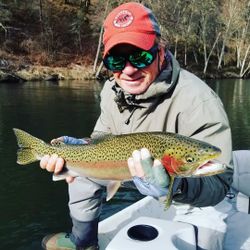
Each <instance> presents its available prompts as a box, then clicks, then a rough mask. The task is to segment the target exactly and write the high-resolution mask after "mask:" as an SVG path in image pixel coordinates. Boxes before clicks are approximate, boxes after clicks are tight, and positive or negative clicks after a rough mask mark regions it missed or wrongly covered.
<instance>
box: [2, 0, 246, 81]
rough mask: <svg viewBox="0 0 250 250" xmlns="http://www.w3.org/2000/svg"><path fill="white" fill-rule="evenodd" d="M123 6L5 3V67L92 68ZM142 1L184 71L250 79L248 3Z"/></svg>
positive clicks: (78, 0)
mask: <svg viewBox="0 0 250 250" xmlns="http://www.w3.org/2000/svg"><path fill="white" fill-rule="evenodd" d="M122 2H127V1H114V0H103V1H101V0H0V59H1V63H2V64H4V62H5V60H7V61H8V60H12V61H15V62H16V64H18V65H19V66H20V65H26V64H36V65H47V66H67V65H69V64H70V63H76V64H79V65H88V66H91V67H92V66H93V64H94V61H95V57H96V51H97V48H98V42H99V35H100V31H101V27H102V22H103V19H104V17H105V16H106V15H107V13H108V12H109V11H110V10H111V9H112V8H113V7H115V6H117V5H118V4H120V3H122ZM138 2H141V3H143V4H145V5H146V6H148V7H150V8H152V9H153V11H154V13H155V14H156V16H157V19H158V21H159V23H160V27H161V31H162V35H163V37H164V38H165V39H166V40H167V41H168V42H169V48H170V49H171V51H172V52H173V53H174V54H175V56H176V57H177V59H178V60H179V61H180V62H181V64H182V66H183V67H186V68H189V69H190V70H193V71H199V72H202V73H203V74H208V73H210V74H211V73H213V72H215V71H216V72H221V73H224V74H225V72H229V71H230V72H231V75H232V76H238V77H247V76H248V75H249V69H250V32H249V31H250V27H249V21H250V1H249V0H202V1H201V0H186V1H183V0H154V1H153V0H145V1H138ZM99 61H100V56H99ZM229 76H230V75H229Z"/></svg>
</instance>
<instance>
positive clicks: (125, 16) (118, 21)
mask: <svg viewBox="0 0 250 250" xmlns="http://www.w3.org/2000/svg"><path fill="white" fill-rule="evenodd" d="M133 19H134V17H133V15H132V13H131V12H130V11H128V10H122V11H120V12H119V13H118V14H117V15H116V17H115V19H114V26H115V27H117V28H125V27H127V26H129V25H130V24H131V23H132V22H133Z"/></svg>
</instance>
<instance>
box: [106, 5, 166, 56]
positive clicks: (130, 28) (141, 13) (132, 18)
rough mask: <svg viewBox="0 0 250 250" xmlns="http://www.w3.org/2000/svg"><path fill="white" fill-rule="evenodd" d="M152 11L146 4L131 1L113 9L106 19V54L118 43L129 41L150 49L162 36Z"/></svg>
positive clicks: (139, 46)
mask: <svg viewBox="0 0 250 250" xmlns="http://www.w3.org/2000/svg"><path fill="white" fill-rule="evenodd" d="M160 35H161V33H160V28H159V25H158V23H157V20H156V18H155V16H154V15H153V13H152V11H151V10H150V9H148V8H146V7H145V6H144V5H142V4H139V3H135V2H129V3H125V4H122V5H120V6H118V7H117V8H115V9H114V10H112V11H111V12H110V13H109V15H108V16H107V18H106V20H105V21H104V34H103V44H104V55H103V56H105V55H106V54H107V53H108V51H109V50H110V49H111V48H112V47H114V46H115V45H117V44H121V43H128V44H131V45H134V46H136V47H138V48H141V49H143V50H149V49H151V48H152V47H153V45H154V43H155V38H156V37H157V36H160Z"/></svg>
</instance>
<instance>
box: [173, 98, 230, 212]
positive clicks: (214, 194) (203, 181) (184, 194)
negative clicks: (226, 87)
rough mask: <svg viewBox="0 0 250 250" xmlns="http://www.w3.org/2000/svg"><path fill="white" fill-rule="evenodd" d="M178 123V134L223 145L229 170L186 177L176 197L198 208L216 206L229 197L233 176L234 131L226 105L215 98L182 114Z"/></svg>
mask: <svg viewBox="0 0 250 250" xmlns="http://www.w3.org/2000/svg"><path fill="white" fill-rule="evenodd" d="M177 124H178V133H180V134H184V135H187V136H190V137H193V138H195V139H198V140H202V141H206V142H209V143H211V144H212V145H214V146H217V147H219V148H220V149H221V150H222V154H221V156H220V158H219V160H220V161H222V162H223V163H225V164H227V165H228V169H227V170H226V171H225V172H224V173H222V174H218V175H214V176H206V177H200V178H184V179H182V181H181V183H180V185H179V189H178V190H179V192H178V193H176V194H173V199H174V200H175V201H178V202H182V203H188V204H191V205H193V206H198V207H203V206H212V205H215V204H217V203H219V202H220V201H221V200H222V199H223V198H224V197H225V195H226V193H227V191H228V189H229V187H230V185H231V183H232V176H233V167H232V142H231V130H230V127H229V122H228V119H227V115H226V113H225V111H224V108H223V105H222V103H221V101H220V100H219V98H218V97H216V96H214V97H211V99H209V100H206V101H203V102H201V103H200V104H199V105H197V106H196V107H195V108H193V109H191V110H189V111H185V112H182V113H180V114H179V116H178V122H177Z"/></svg>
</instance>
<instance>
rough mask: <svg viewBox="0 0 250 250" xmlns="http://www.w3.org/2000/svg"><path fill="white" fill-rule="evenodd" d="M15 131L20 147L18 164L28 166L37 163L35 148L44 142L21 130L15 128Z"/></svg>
mask: <svg viewBox="0 0 250 250" xmlns="http://www.w3.org/2000/svg"><path fill="white" fill-rule="evenodd" d="M13 130H14V133H15V135H16V138H17V144H18V146H19V147H20V149H19V150H18V151H17V163H18V164H20V165H26V164H29V163H32V162H35V161H37V160H38V159H37V155H36V151H35V147H36V146H37V145H41V144H43V143H44V142H43V141H42V140H40V139H38V138H36V137H34V136H32V135H30V134H28V133H27V132H25V131H23V130H21V129H17V128H13Z"/></svg>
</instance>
